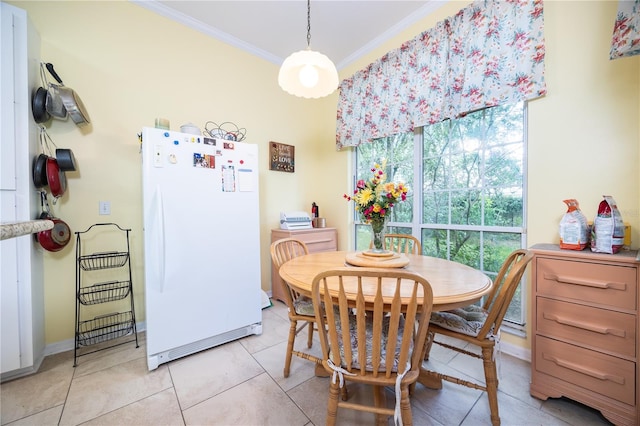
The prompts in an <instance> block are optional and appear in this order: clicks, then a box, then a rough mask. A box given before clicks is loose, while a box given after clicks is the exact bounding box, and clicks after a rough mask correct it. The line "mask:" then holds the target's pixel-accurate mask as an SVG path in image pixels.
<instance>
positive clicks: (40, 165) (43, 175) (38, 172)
mask: <svg viewBox="0 0 640 426" xmlns="http://www.w3.org/2000/svg"><path fill="white" fill-rule="evenodd" d="M33 185H34V186H35V187H36V188H42V187H44V186H47V156H46V155H44V154H40V155H38V156H37V157H36V161H35V162H34V163H33Z"/></svg>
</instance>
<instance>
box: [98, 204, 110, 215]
mask: <svg viewBox="0 0 640 426" xmlns="http://www.w3.org/2000/svg"><path fill="white" fill-rule="evenodd" d="M99 213H100V214H101V215H109V214H111V202H110V201H100V210H99Z"/></svg>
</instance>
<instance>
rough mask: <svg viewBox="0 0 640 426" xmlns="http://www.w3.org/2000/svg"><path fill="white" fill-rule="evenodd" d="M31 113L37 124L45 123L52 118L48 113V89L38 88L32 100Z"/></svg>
mask: <svg viewBox="0 0 640 426" xmlns="http://www.w3.org/2000/svg"><path fill="white" fill-rule="evenodd" d="M31 113H32V114H33V119H34V120H36V123H44V122H45V121H48V120H49V119H50V118H51V115H50V114H49V112H48V111H47V89H45V88H43V87H38V89H37V90H36V92H35V93H34V94H33V97H32V98H31Z"/></svg>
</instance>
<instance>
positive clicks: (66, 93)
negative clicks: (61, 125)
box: [46, 63, 89, 127]
mask: <svg viewBox="0 0 640 426" xmlns="http://www.w3.org/2000/svg"><path fill="white" fill-rule="evenodd" d="M46 67H47V69H48V70H49V72H50V73H51V75H52V76H53V78H55V79H56V81H57V82H58V83H60V86H57V90H58V93H59V95H60V99H62V103H63V104H64V107H65V109H66V110H67V113H68V114H69V116H70V117H71V119H72V120H73V122H74V123H76V124H77V125H78V126H80V127H82V126H85V125H87V124H89V114H88V113H87V110H86V109H85V107H84V104H83V103H82V100H81V99H80V96H78V94H77V93H76V92H75V91H73V89H71V88H69V87H65V85H64V84H63V83H62V79H61V78H60V76H59V75H58V73H56V71H55V70H54V69H53V64H50V63H47V64H46Z"/></svg>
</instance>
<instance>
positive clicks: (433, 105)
mask: <svg viewBox="0 0 640 426" xmlns="http://www.w3.org/2000/svg"><path fill="white" fill-rule="evenodd" d="M542 9H543V8H542V1H541V0H533V1H532V0H509V1H505V0H495V1H494V0H480V1H475V2H474V3H472V4H471V5H469V6H468V7H466V8H464V9H462V10H461V11H460V12H458V13H457V14H456V15H455V16H453V17H450V18H447V19H446V20H444V21H441V22H439V23H438V24H437V25H436V26H435V27H434V28H432V29H430V30H427V31H425V32H423V33H421V34H419V35H418V36H417V37H415V38H414V39H412V40H410V41H408V42H406V43H404V44H403V45H402V46H400V47H399V48H398V49H395V50H392V51H391V52H389V53H387V54H386V55H384V56H383V57H382V58H380V59H379V60H378V61H376V62H374V63H372V64H370V65H369V66H368V67H367V68H365V69H363V70H360V71H358V72H357V73H355V74H354V75H353V76H352V77H350V78H347V79H345V80H343V81H342V83H341V84H340V96H339V100H338V111H337V126H336V145H337V148H338V149H341V148H342V147H344V146H357V145H359V144H360V143H361V142H369V141H371V140H373V139H375V138H380V137H384V136H390V135H393V134H396V133H401V132H408V131H412V130H413V128H414V127H417V126H422V125H425V124H432V123H437V122H439V121H442V120H445V119H447V118H454V117H458V116H460V115H463V114H465V113H467V112H470V111H474V110H477V109H480V108H484V107H487V106H493V105H498V104H502V103H508V102H516V101H521V100H529V99H534V98H537V97H539V96H543V95H544V94H545V93H546V84H545V81H544V55H545V47H544V34H543V10H542Z"/></svg>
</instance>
